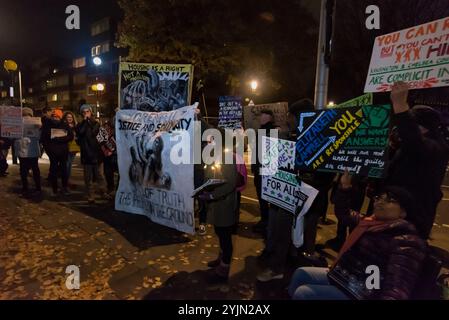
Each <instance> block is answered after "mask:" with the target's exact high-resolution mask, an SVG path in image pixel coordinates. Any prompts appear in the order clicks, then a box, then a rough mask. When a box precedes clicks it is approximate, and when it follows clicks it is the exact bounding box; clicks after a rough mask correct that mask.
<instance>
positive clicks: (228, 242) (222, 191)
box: [199, 150, 238, 281]
mask: <svg viewBox="0 0 449 320" xmlns="http://www.w3.org/2000/svg"><path fill="white" fill-rule="evenodd" d="M223 151H224V150H223ZM222 159H223V160H224V159H225V155H224V152H222ZM222 162H224V161H222ZM220 163H221V162H220V161H217V162H216V163H215V164H214V165H212V166H208V167H207V169H206V171H205V178H206V180H207V179H222V180H225V183H224V184H222V185H220V186H218V187H216V188H215V189H213V191H211V192H203V193H201V194H200V195H199V199H201V200H203V201H206V203H207V220H208V223H210V224H212V225H213V226H214V227H215V233H216V234H217V236H218V239H219V242H220V253H219V255H218V257H217V259H215V260H213V261H210V262H209V263H208V264H207V265H208V267H210V268H214V273H215V276H216V278H217V279H218V280H219V281H227V279H228V276H229V270H230V264H231V259H232V252H233V246H232V232H233V229H234V226H235V223H236V215H235V210H236V206H237V192H236V186H237V182H238V181H237V174H238V173H237V169H236V166H235V164H224V163H223V164H220Z"/></svg>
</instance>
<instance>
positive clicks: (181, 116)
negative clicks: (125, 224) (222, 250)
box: [115, 105, 196, 234]
mask: <svg viewBox="0 0 449 320" xmlns="http://www.w3.org/2000/svg"><path fill="white" fill-rule="evenodd" d="M195 108H196V105H195V106H188V107H183V108H180V109H177V110H175V111H170V112H144V111H136V110H120V111H118V112H117V116H116V141H117V155H118V164H119V172H120V184H119V188H118V190H117V195H116V198H115V208H116V209H117V210H121V211H126V212H130V213H136V214H142V215H145V216H147V217H149V218H150V219H151V220H152V221H153V222H155V223H158V224H162V225H165V226H167V227H170V228H174V229H177V230H179V231H182V232H186V233H190V234H194V232H195V231H194V230H195V223H194V221H195V220H194V210H193V198H192V197H191V195H192V190H193V189H194V185H193V141H194V139H193V134H194V116H195ZM189 137H190V138H189ZM181 150H182V151H181ZM182 152H184V153H185V154H182ZM174 158H177V160H176V161H173V159H174ZM177 161H178V162H182V163H180V164H178V163H176V162H177Z"/></svg>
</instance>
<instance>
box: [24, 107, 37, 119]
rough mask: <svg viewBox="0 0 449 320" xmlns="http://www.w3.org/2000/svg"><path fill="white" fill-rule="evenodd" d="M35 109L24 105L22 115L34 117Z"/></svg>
mask: <svg viewBox="0 0 449 320" xmlns="http://www.w3.org/2000/svg"><path fill="white" fill-rule="evenodd" d="M33 114H34V113H33V109H31V108H28V107H24V108H22V116H23V117H32V116H33Z"/></svg>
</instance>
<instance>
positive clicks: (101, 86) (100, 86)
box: [97, 83, 104, 91]
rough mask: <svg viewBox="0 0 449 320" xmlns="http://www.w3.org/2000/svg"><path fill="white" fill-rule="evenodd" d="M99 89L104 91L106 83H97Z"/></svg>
mask: <svg viewBox="0 0 449 320" xmlns="http://www.w3.org/2000/svg"><path fill="white" fill-rule="evenodd" d="M97 91H104V84H102V83H97Z"/></svg>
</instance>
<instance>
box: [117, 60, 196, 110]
mask: <svg viewBox="0 0 449 320" xmlns="http://www.w3.org/2000/svg"><path fill="white" fill-rule="evenodd" d="M192 82H193V66H192V65H190V64H157V63H132V62H121V63H120V69H119V100H118V101H119V104H120V109H132V110H139V111H150V112H159V111H171V110H176V109H179V108H182V107H184V106H188V105H190V99H191V94H192Z"/></svg>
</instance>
